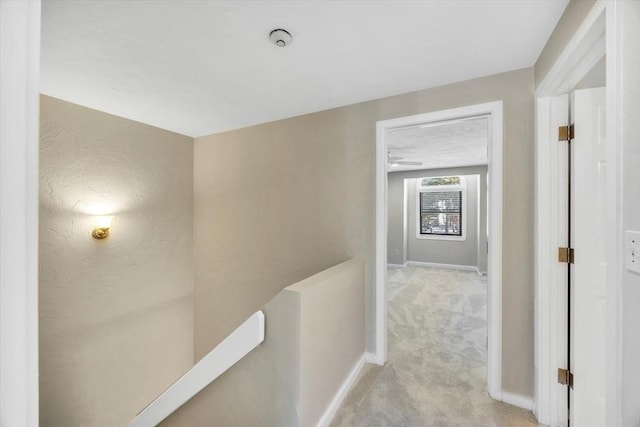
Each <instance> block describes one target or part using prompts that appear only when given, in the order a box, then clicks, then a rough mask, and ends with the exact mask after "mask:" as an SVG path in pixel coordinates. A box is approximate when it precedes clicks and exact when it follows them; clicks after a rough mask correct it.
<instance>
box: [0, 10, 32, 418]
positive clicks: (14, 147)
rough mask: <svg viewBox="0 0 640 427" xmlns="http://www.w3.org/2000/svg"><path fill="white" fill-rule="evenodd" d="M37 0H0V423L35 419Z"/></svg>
mask: <svg viewBox="0 0 640 427" xmlns="http://www.w3.org/2000/svg"><path fill="white" fill-rule="evenodd" d="M39 78H40V1H38V0H32V1H0V94H2V96H1V97H0V129H2V132H0V153H1V154H0V229H1V230H2V232H1V233H0V349H2V351H1V352H0V378H1V380H0V416H1V418H0V424H2V425H3V426H20V427H36V426H38V424H39V421H38V416H39V415H38V410H39V408H38V405H39V404H38V132H39V116H40V115H39V93H38V89H39V88H38V86H39V84H38V81H39Z"/></svg>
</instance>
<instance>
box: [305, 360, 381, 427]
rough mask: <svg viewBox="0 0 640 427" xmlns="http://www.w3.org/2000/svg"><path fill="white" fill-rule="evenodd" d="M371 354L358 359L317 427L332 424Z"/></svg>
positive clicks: (325, 426)
mask: <svg viewBox="0 0 640 427" xmlns="http://www.w3.org/2000/svg"><path fill="white" fill-rule="evenodd" d="M370 354H371V353H365V354H363V355H362V356H361V357H360V359H358V361H357V362H356V364H355V366H354V367H353V369H352V370H351V372H349V375H348V376H347V378H346V379H345V380H344V382H343V383H342V385H341V386H340V388H339V389H338V392H337V393H336V395H335V396H334V397H333V399H332V400H331V403H330V404H329V406H328V407H327V409H326V410H325V411H324V414H322V417H320V420H319V421H318V424H316V427H328V426H329V424H331V421H332V420H333V417H335V415H336V412H338V409H340V405H342V402H343V401H344V399H345V397H347V394H348V393H349V390H351V387H352V386H353V384H354V383H355V382H356V379H357V378H358V375H359V374H360V371H361V370H362V368H364V364H365V363H366V362H367V361H368V360H369V355H370Z"/></svg>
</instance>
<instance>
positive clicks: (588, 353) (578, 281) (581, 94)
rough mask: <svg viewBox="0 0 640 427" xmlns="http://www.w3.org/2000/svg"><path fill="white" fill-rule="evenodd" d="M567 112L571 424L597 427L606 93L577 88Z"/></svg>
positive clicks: (602, 343)
mask: <svg viewBox="0 0 640 427" xmlns="http://www.w3.org/2000/svg"><path fill="white" fill-rule="evenodd" d="M571 113H572V116H573V119H574V121H573V122H574V132H575V136H574V139H573V140H572V142H571V144H570V149H571V163H572V167H571V237H570V239H571V247H572V248H574V250H575V260H574V264H573V265H571V266H570V268H571V285H570V286H571V312H570V313H571V314H570V323H571V327H570V331H571V334H570V349H571V354H570V361H571V364H570V366H571V372H572V373H573V388H572V389H571V391H570V399H571V404H570V417H569V418H570V423H571V426H572V427H573V426H575V427H602V426H605V425H606V422H605V411H606V401H605V389H606V379H605V372H606V365H605V360H606V354H605V351H606V337H605V334H606V332H605V330H606V306H607V304H606V299H607V295H606V269H607V263H606V256H605V248H606V238H607V236H606V233H605V230H606V228H607V227H606V221H607V218H608V216H607V215H608V213H607V212H608V209H607V205H606V194H605V191H606V167H607V162H606V134H605V129H606V122H605V89H604V88H595V89H583V90H577V91H575V92H574V93H573V96H572V105H571Z"/></svg>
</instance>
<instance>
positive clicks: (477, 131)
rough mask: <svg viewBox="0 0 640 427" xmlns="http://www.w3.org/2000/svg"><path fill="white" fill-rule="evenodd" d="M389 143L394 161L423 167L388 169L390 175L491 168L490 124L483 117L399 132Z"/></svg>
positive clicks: (412, 166)
mask: <svg viewBox="0 0 640 427" xmlns="http://www.w3.org/2000/svg"><path fill="white" fill-rule="evenodd" d="M386 141H387V151H388V152H389V156H390V157H400V158H401V161H412V162H420V163H422V164H421V165H402V164H398V165H397V166H392V165H388V166H387V170H388V171H390V172H394V171H405V170H418V169H435V168H446V167H456V166H469V165H480V164H487V163H488V151H487V150H488V145H489V144H488V143H489V120H488V118H487V117H480V118H473V119H465V120H458V121H453V122H448V123H434V124H429V125H423V126H413V127H408V128H402V129H395V130H392V131H390V132H389V133H388V134H387V137H386Z"/></svg>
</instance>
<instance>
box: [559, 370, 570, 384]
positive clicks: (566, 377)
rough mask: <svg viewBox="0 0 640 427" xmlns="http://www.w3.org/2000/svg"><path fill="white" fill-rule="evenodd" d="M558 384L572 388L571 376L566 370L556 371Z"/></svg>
mask: <svg viewBox="0 0 640 427" xmlns="http://www.w3.org/2000/svg"><path fill="white" fill-rule="evenodd" d="M558 384H563V385H568V386H569V387H571V388H573V374H572V373H571V372H569V371H568V370H566V369H562V368H560V369H558Z"/></svg>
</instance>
